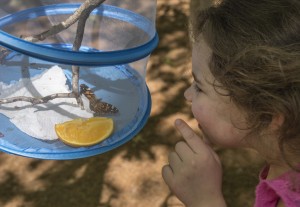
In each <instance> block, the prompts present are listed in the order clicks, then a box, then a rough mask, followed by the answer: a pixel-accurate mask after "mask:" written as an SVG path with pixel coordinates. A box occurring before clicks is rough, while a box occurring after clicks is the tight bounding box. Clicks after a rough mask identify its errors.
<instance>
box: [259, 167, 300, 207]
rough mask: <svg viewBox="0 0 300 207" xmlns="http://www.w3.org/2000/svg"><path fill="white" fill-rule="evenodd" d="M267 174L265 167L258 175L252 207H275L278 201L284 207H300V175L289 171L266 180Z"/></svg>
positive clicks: (267, 168)
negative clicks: (281, 202) (280, 201)
mask: <svg viewBox="0 0 300 207" xmlns="http://www.w3.org/2000/svg"><path fill="white" fill-rule="evenodd" d="M268 172H269V167H265V168H264V169H263V170H262V172H261V173H260V182H259V184H258V185H257V187H256V199H255V205H254V207H276V206H277V203H278V201H279V200H280V199H281V200H282V201H283V203H284V204H285V207H300V173H299V172H294V171H290V172H286V173H285V174H283V175H281V176H279V177H277V178H275V179H272V180H266V177H267V175H268Z"/></svg>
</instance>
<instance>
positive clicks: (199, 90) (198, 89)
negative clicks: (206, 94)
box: [193, 83, 202, 93]
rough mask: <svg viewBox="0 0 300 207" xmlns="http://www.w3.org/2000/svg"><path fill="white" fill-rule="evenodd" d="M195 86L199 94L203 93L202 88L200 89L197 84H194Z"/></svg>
mask: <svg viewBox="0 0 300 207" xmlns="http://www.w3.org/2000/svg"><path fill="white" fill-rule="evenodd" d="M193 85H194V90H195V91H196V92H197V93H200V92H202V90H201V88H199V86H197V84H196V83H194V84H193Z"/></svg>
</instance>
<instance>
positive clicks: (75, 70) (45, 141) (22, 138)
mask: <svg viewBox="0 0 300 207" xmlns="http://www.w3.org/2000/svg"><path fill="white" fill-rule="evenodd" d="M5 2H6V3H4V4H3V6H1V9H0V28H1V30H0V149H1V150H2V151H4V152H7V153H12V154H17V155H21V156H26V157H33V158H40V159H56V160H66V159H78V158H84V157H89V156H93V155H97V154H101V153H104V152H107V151H109V150H112V149H114V148H116V147H118V146H120V145H122V144H124V143H126V142H128V141H129V140H131V139H132V138H133V137H134V136H135V135H136V134H137V133H138V132H139V131H140V130H141V129H142V128H143V126H144V125H145V123H146V121H147V119H148V117H149V114H150V110H151V96H150V93H149V90H148V87H147V84H146V82H145V75H146V67H147V62H148V59H149V57H150V54H151V52H152V51H153V50H154V49H155V47H156V46H157V44H158V35H157V32H156V29H155V17H156V1H155V0H145V1H138V0H124V1H119V0H81V1H79V0H51V1H50V0H34V1H22V3H21V4H20V2H19V3H14V2H18V1H5ZM97 117H103V118H104V120H105V124H107V123H108V122H107V121H106V120H109V123H110V124H109V125H107V126H108V127H106V128H105V129H109V130H107V131H109V132H110V133H104V134H105V135H107V139H104V140H101V142H99V143H95V144H93V145H90V146H76V147H74V146H70V145H68V144H66V142H64V141H63V139H59V138H60V136H59V135H62V136H66V137H68V138H69V137H70V136H69V135H70V134H72V139H78V136H79V134H82V136H83V137H84V139H89V138H90V137H91V136H92V135H94V134H98V133H99V132H100V131H99V130H100V128H101V126H104V123H102V121H103V119H102V118H101V119H100V118H97ZM72 120H75V121H74V123H76V124H77V125H74V124H73V122H72ZM78 120H91V121H87V122H85V121H78ZM100 120H101V123H99V122H98V121H100ZM111 121H113V122H111ZM63 123H67V124H65V125H63ZM86 123H88V124H89V125H88V126H87V124H86ZM111 123H113V127H112V124H111ZM78 124H79V125H80V127H82V126H84V127H82V128H80V127H79V125H78ZM56 126H60V127H56ZM65 126H68V127H69V128H62V127H65ZM58 128H59V129H60V131H59V132H58V131H57V130H56V129H58ZM102 128H103V127H102ZM61 129H64V131H63V132H62V131H61ZM80 136H81V135H80Z"/></svg>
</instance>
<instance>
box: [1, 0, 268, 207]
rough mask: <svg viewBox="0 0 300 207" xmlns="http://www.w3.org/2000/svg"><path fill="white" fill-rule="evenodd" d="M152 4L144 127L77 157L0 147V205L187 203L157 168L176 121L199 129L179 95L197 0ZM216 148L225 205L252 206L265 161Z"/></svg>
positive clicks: (167, 206) (145, 206) (152, 206)
mask: <svg viewBox="0 0 300 207" xmlns="http://www.w3.org/2000/svg"><path fill="white" fill-rule="evenodd" d="M17 2H21V1H17ZM157 3H158V4H157V20H156V22H157V31H158V34H159V38H160V43H159V45H158V47H157V49H156V50H155V51H154V52H153V53H152V55H151V58H150V61H149V63H148V66H147V75H146V80H147V84H148V87H149V90H150V92H151V95H152V102H153V103H152V111H151V116H150V118H149V120H148V122H147V124H146V126H145V128H144V129H143V130H142V131H141V132H140V133H139V134H138V135H137V136H136V137H135V138H134V139H133V140H132V141H130V142H128V143H127V144H125V145H123V146H121V147H119V148H117V149H115V150H112V151H110V152H108V153H105V154H102V155H98V156H94V157H90V158H84V159H79V160H68V161H52V160H37V159H31V158H24V157H19V156H15V155H9V154H5V153H2V152H0V206H1V207H53V206H55V207H70V206H72V207H171V206H172V207H173V206H174V207H175V206H176V207H183V206H184V205H183V204H182V203H181V202H180V201H179V200H178V199H177V198H176V197H175V196H174V195H172V193H171V192H170V191H169V189H168V187H167V186H166V185H165V183H164V182H163V179H162V177H161V168H162V167H163V165H165V164H166V163H167V157H168V153H169V152H170V151H172V150H173V149H174V145H175V143H176V142H178V141H179V140H180V139H181V137H180V136H179V134H178V133H177V132H176V130H175V129H174V127H173V122H174V120H175V119H176V118H183V119H184V120H186V121H187V122H188V123H189V124H190V125H191V126H192V127H193V128H194V129H195V130H196V131H197V126H196V123H195V122H194V120H193V118H192V115H191V112H190V106H189V104H188V103H187V102H186V101H185V99H184V97H183V93H184V90H185V89H186V88H187V87H188V86H189V84H190V83H191V71H190V70H191V51H190V49H191V48H190V40H189V38H188V36H189V35H188V17H189V14H190V8H196V6H199V1H196V0H192V2H191V1H190V0H168V1H166V0H158V2H157ZM203 5H204V6H205V2H204V3H203ZM216 151H217V153H218V154H219V155H220V157H221V160H222V163H223V169H224V181H223V191H224V194H225V199H226V201H227V204H228V206H230V207H240V206H243V207H248V206H249V207H250V206H252V205H253V201H254V190H255V185H256V184H257V182H258V173H259V170H260V168H261V167H262V165H263V164H264V163H263V161H262V160H261V159H260V158H259V157H258V156H257V154H256V153H255V152H253V151H250V150H237V149H218V148H217V149H216Z"/></svg>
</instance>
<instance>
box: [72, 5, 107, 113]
mask: <svg viewBox="0 0 300 207" xmlns="http://www.w3.org/2000/svg"><path fill="white" fill-rule="evenodd" d="M92 2H93V1H91V3H92ZM103 2H104V0H100V1H99V0H98V1H95V2H93V3H96V4H92V5H91V4H90V7H88V8H86V10H85V12H84V13H83V14H82V15H81V16H80V19H79V20H78V24H77V31H76V37H75V41H74V43H73V50H74V51H78V50H79V48H80V46H81V43H82V39H83V35H84V29H85V24H86V21H87V19H88V17H89V16H90V13H91V12H92V11H93V10H94V9H95V8H96V7H98V6H99V4H102V3H103ZM78 85H79V66H76V65H73V66H72V91H73V93H74V95H75V98H76V100H77V104H78V105H79V106H80V107H81V109H83V108H84V106H83V101H82V99H81V96H80V95H79V87H78Z"/></svg>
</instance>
